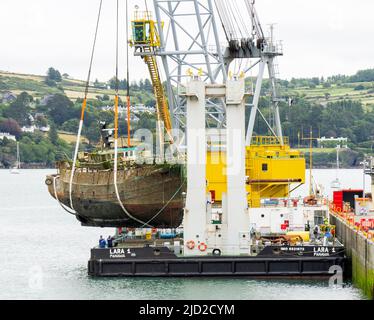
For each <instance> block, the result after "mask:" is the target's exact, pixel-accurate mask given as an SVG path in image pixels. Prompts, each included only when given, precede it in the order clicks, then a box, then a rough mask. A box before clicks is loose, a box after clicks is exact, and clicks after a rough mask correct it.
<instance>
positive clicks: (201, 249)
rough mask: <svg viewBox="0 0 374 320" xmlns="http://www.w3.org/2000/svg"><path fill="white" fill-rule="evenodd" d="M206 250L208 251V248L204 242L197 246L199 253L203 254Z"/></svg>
mask: <svg viewBox="0 0 374 320" xmlns="http://www.w3.org/2000/svg"><path fill="white" fill-rule="evenodd" d="M207 249H208V246H207V245H206V244H205V243H204V242H202V243H200V244H199V250H200V251H201V252H205V251H206V250H207Z"/></svg>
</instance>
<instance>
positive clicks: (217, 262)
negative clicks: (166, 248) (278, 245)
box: [88, 249, 345, 278]
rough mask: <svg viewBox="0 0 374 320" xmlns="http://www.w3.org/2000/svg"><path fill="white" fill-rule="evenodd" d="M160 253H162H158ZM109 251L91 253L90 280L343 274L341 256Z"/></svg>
mask: <svg viewBox="0 0 374 320" xmlns="http://www.w3.org/2000/svg"><path fill="white" fill-rule="evenodd" d="M160 250H161V251H162V249H160ZM109 252H110V249H92V251H91V259H90V261H89V262H88V274H89V275H90V276H93V277H270V278H271V277H274V278H276V277H293V278H294V277H296V278H303V277H309V278H312V277H330V276H332V275H334V274H335V273H336V272H338V271H339V270H344V261H345V258H344V256H340V255H339V256H338V255H337V256H329V257H311V256H292V257H291V256H286V257H279V256H261V255H259V256H256V257H193V258H185V257H181V258H179V257H173V255H172V254H170V257H168V255H167V254H166V255H162V254H161V255H160V256H159V257H158V258H156V257H152V258H150V257H147V255H146V254H145V255H143V256H142V255H141V254H140V255H138V256H137V257H136V258H131V257H129V258H123V259H121V258H119V259H118V258H114V259H112V258H108V257H107V256H108V254H109Z"/></svg>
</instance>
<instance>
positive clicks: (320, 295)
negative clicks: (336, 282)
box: [0, 170, 370, 300]
mask: <svg viewBox="0 0 374 320" xmlns="http://www.w3.org/2000/svg"><path fill="white" fill-rule="evenodd" d="M51 172H54V170H22V173H21V174H20V175H11V174H10V173H9V171H8V170H0V289H1V290H0V299H161V300H162V299H180V300H184V299H211V300H214V299H248V300H250V299H287V300H290V299H332V300H338V299H355V300H356V299H364V296H363V295H362V293H361V292H360V291H359V290H358V289H356V288H354V287H353V286H352V285H351V284H349V283H347V284H345V286H344V287H334V288H329V286H328V283H327V281H300V280H292V281H283V280H282V281H255V280H245V279H99V280H98V279H93V278H90V277H88V276H87V271H86V266H87V261H88V259H89V249H90V248H91V247H93V246H94V245H96V242H97V240H98V238H99V236H100V235H103V236H105V237H106V236H108V235H110V234H113V229H93V228H83V227H81V226H80V225H79V223H78V221H77V220H76V219H75V218H74V217H73V216H69V215H68V214H67V213H66V212H65V211H63V210H62V209H61V207H60V206H59V205H58V204H57V202H56V201H54V200H53V199H52V198H51V197H50V196H49V194H48V192H47V188H46V186H45V185H44V177H45V175H46V174H48V173H51ZM314 176H315V179H316V180H317V181H318V183H322V184H325V185H329V184H330V182H331V180H333V179H334V178H335V171H334V170H316V171H315V173H314ZM340 177H341V180H342V182H343V186H345V187H352V188H360V187H362V184H363V183H362V171H360V170H344V171H341V173H340ZM353 179H354V180H353ZM369 186H370V179H368V181H367V187H368V188H369ZM304 190H307V187H306V188H304V189H300V190H299V191H298V192H299V193H302V192H304ZM326 192H328V193H329V192H331V190H326Z"/></svg>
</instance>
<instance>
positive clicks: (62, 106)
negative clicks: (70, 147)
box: [47, 94, 79, 126]
mask: <svg viewBox="0 0 374 320" xmlns="http://www.w3.org/2000/svg"><path fill="white" fill-rule="evenodd" d="M47 110H48V113H49V116H50V118H51V119H52V120H53V122H54V123H55V124H57V125H58V126H60V125H62V124H63V123H64V122H66V121H68V120H70V119H73V118H78V116H79V111H78V109H75V108H74V104H73V102H72V101H71V100H70V99H69V98H68V97H67V96H65V95H63V94H56V95H54V96H53V98H51V99H50V100H49V101H48V103H47Z"/></svg>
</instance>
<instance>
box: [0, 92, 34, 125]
mask: <svg viewBox="0 0 374 320" xmlns="http://www.w3.org/2000/svg"><path fill="white" fill-rule="evenodd" d="M32 101H33V97H32V96H30V95H29V94H28V93H27V92H22V93H21V94H20V95H18V97H17V99H16V100H15V101H14V102H12V103H11V104H10V105H9V107H8V108H7V109H6V110H4V112H3V113H4V116H5V117H7V118H12V119H14V120H16V121H17V122H18V123H19V125H21V126H24V125H29V124H30V103H31V102H32Z"/></svg>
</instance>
